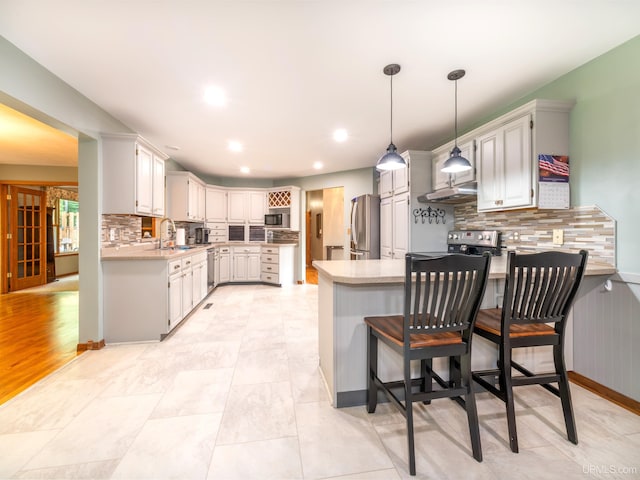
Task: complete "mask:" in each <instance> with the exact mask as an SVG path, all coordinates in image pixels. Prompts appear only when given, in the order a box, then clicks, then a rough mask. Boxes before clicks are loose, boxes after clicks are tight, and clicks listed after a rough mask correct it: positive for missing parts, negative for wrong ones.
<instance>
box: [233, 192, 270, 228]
mask: <svg viewBox="0 0 640 480" xmlns="http://www.w3.org/2000/svg"><path fill="white" fill-rule="evenodd" d="M227 198H228V201H229V204H228V207H229V208H228V212H229V213H228V221H229V223H253V224H263V223H264V214H265V212H266V205H267V204H266V195H265V192H264V191H251V190H249V191H247V190H229V191H228V193H227Z"/></svg>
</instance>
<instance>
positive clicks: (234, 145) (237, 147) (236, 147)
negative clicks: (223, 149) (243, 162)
mask: <svg viewBox="0 0 640 480" xmlns="http://www.w3.org/2000/svg"><path fill="white" fill-rule="evenodd" d="M229 150H231V151H232V152H241V151H242V150H244V147H243V146H242V144H241V143H240V142H238V141H236V140H229Z"/></svg>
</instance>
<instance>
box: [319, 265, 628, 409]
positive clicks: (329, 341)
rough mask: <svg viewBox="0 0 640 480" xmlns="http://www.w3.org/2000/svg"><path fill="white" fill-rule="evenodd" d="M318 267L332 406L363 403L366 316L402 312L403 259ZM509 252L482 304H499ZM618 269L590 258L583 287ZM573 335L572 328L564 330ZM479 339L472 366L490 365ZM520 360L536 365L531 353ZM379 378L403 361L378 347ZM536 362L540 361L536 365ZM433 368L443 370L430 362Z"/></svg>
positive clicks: (322, 346)
mask: <svg viewBox="0 0 640 480" xmlns="http://www.w3.org/2000/svg"><path fill="white" fill-rule="evenodd" d="M313 266H314V267H316V269H317V270H318V329H319V339H318V341H319V355H320V370H321V373H322V375H323V377H324V381H325V384H326V387H327V389H328V391H329V394H330V398H331V402H332V403H333V406H334V407H346V406H352V405H361V404H364V403H365V402H366V384H367V375H366V357H367V342H366V338H367V336H366V326H365V324H364V321H363V318H364V317H365V316H367V315H385V314H393V313H401V312H402V311H403V298H404V272H405V265H404V260H359V261H348V260H337V261H314V262H313ZM506 269H507V256H497V257H493V258H492V260H491V271H490V274H489V284H488V285H487V290H486V292H485V297H484V300H483V305H482V306H483V308H486V307H490V306H495V305H496V304H497V303H498V302H499V300H500V299H499V297H500V296H501V294H502V289H503V287H504V282H503V280H504V278H505V275H506ZM614 273H616V269H615V268H614V267H612V266H611V265H608V264H598V263H595V262H589V263H588V265H587V271H586V276H588V277H591V278H590V279H589V280H593V281H587V280H588V279H587V278H585V281H584V282H583V286H582V287H581V288H582V289H584V288H593V285H594V284H595V283H594V281H595V282H597V283H600V282H604V281H605V280H606V278H608V276H610V275H613V274H614ZM567 333H568V334H567V338H571V334H570V333H571V332H570V331H568V332H567ZM483 340H484V339H482V338H474V345H473V349H474V351H473V368H474V369H482V368H491V367H493V366H494V365H495V359H496V352H495V349H494V347H493V346H491V345H490V344H489V343H488V342H483ZM523 354H524V355H525V356H528V358H525V359H523V363H524V364H525V365H526V364H527V363H528V364H529V366H531V363H532V362H533V363H534V365H535V358H534V357H533V355H532V354H531V352H526V351H525V352H523ZM379 355H380V357H379V358H380V365H379V374H380V377H381V378H383V379H384V378H389V379H391V378H400V377H399V375H400V373H399V372H401V371H402V364H401V361H400V359H399V357H398V356H395V355H390V351H389V350H388V349H387V347H386V345H384V344H382V345H380V350H379ZM538 366H540V365H538ZM434 367H435V368H442V367H443V365H438V364H436V363H435V362H434ZM534 368H535V367H534Z"/></svg>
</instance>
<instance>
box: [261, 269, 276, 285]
mask: <svg viewBox="0 0 640 480" xmlns="http://www.w3.org/2000/svg"><path fill="white" fill-rule="evenodd" d="M260 280H261V281H263V282H264V283H275V284H278V283H280V277H279V276H278V274H274V273H265V272H262V273H261V274H260Z"/></svg>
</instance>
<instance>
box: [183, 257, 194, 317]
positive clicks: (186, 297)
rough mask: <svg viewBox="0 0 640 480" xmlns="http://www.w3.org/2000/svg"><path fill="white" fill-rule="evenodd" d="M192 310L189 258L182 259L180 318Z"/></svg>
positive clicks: (191, 271)
mask: <svg viewBox="0 0 640 480" xmlns="http://www.w3.org/2000/svg"><path fill="white" fill-rule="evenodd" d="M192 309H193V270H192V269H191V257H186V258H183V259H182V318H184V317H186V316H187V315H189V312H191V310H192Z"/></svg>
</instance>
